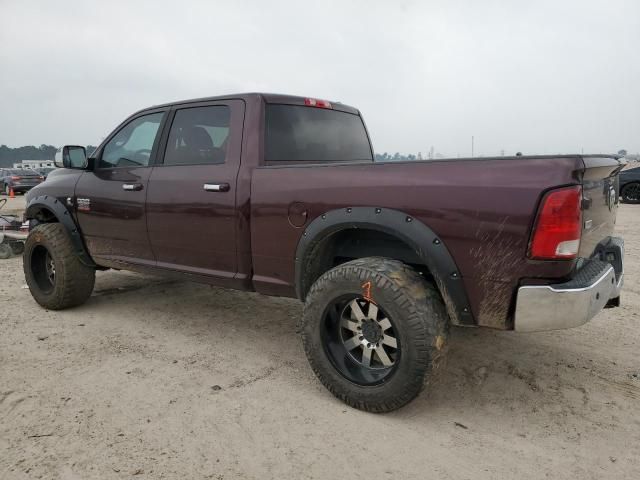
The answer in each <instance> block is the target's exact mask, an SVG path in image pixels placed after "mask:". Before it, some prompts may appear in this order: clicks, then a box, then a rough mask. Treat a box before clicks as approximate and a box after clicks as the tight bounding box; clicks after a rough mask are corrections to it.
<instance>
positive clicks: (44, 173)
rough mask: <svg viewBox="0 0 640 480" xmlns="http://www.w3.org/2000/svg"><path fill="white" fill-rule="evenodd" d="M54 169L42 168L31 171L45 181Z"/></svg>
mask: <svg viewBox="0 0 640 480" xmlns="http://www.w3.org/2000/svg"><path fill="white" fill-rule="evenodd" d="M55 169H56V167H43V168H35V169H33V170H34V171H35V172H36V173H38V174H39V175H41V176H42V177H43V178H44V179H45V180H46V179H47V177H48V176H49V174H50V173H51V172H53V171H54V170H55Z"/></svg>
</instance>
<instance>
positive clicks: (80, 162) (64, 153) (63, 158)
mask: <svg viewBox="0 0 640 480" xmlns="http://www.w3.org/2000/svg"><path fill="white" fill-rule="evenodd" d="M54 164H55V165H56V167H61V168H75V169H78V170H85V169H86V168H87V166H88V165H89V162H88V161H87V152H86V151H85V149H84V147H81V146H80V145H65V146H64V147H62V148H61V149H59V150H58V151H57V152H56V156H55V160H54Z"/></svg>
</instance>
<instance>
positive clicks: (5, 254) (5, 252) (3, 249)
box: [0, 243, 13, 260]
mask: <svg viewBox="0 0 640 480" xmlns="http://www.w3.org/2000/svg"><path fill="white" fill-rule="evenodd" d="M12 253H13V252H11V247H10V246H9V244H8V243H0V259H2V260H6V259H7V258H11V254H12Z"/></svg>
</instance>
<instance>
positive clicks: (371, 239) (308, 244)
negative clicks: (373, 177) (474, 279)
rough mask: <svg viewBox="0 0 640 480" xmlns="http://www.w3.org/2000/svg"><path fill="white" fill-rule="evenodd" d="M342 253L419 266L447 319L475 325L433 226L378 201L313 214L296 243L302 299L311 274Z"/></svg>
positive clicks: (457, 274) (333, 263)
mask: <svg viewBox="0 0 640 480" xmlns="http://www.w3.org/2000/svg"><path fill="white" fill-rule="evenodd" d="M345 239H348V240H347V241H345ZM345 245H347V246H346V247H345ZM345 249H346V252H345ZM355 250H357V252H354V251H355ZM342 255H344V261H349V260H351V259H354V258H362V257H366V256H385V257H388V258H394V259H396V260H401V261H403V262H405V263H409V264H412V265H416V266H421V267H424V268H425V269H426V270H427V272H428V274H429V275H430V276H431V277H433V279H434V281H435V283H436V285H437V287H438V289H439V291H440V294H441V295H442V298H443V300H444V303H445V306H446V308H447V312H448V314H449V317H450V319H451V322H452V323H453V324H455V325H475V320H474V318H473V314H472V312H471V308H470V305H469V301H468V298H467V293H466V290H465V287H464V284H463V281H462V278H461V275H460V271H459V269H458V267H457V266H456V263H455V261H454V260H453V257H452V255H451V253H450V252H449V250H448V249H447V247H446V246H445V244H444V242H443V241H442V239H441V238H440V237H439V236H438V235H436V234H435V232H433V230H431V229H430V228H429V227H428V226H427V225H425V224H424V223H422V222H421V221H419V220H417V219H416V218H414V217H412V216H411V215H408V214H406V213H404V212H401V211H399V210H394V209H387V208H381V207H348V208H341V209H336V210H331V211H328V212H326V213H324V214H322V215H320V216H318V217H317V218H315V219H314V220H313V221H312V222H311V223H310V224H309V225H308V227H307V228H306V229H305V231H304V232H303V234H302V237H301V239H300V241H299V242H298V247H297V249H296V258H295V286H296V293H297V296H298V298H300V299H301V300H304V299H305V297H306V295H307V293H308V291H309V289H310V288H311V285H312V284H313V283H314V282H315V280H317V279H318V278H319V277H320V276H321V275H322V274H323V273H324V272H325V271H327V270H329V269H331V268H333V267H334V266H336V265H338V264H340V263H343V261H342V259H341V256H342ZM351 255H355V256H351Z"/></svg>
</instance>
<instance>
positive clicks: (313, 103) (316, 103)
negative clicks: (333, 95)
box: [304, 98, 332, 108]
mask: <svg viewBox="0 0 640 480" xmlns="http://www.w3.org/2000/svg"><path fill="white" fill-rule="evenodd" d="M304 104H305V105H306V106H307V107H318V108H332V107H331V104H330V103H329V102H327V101H326V100H318V99H317V98H305V99H304Z"/></svg>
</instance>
